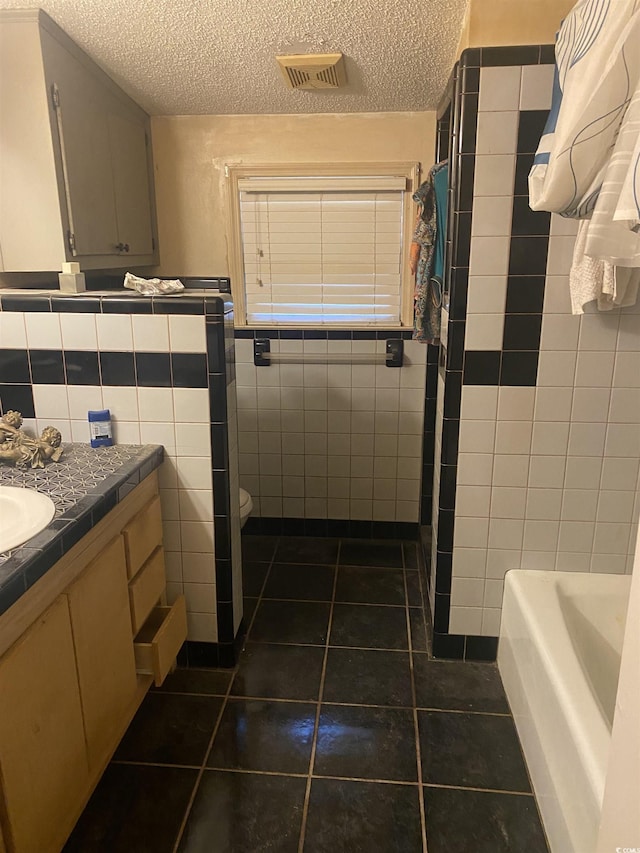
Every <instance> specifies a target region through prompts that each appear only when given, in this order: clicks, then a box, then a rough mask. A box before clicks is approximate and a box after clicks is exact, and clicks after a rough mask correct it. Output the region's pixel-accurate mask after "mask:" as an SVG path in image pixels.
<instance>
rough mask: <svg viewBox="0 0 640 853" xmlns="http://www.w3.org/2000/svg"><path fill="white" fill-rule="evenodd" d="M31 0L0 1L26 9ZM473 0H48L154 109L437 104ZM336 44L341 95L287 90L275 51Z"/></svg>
mask: <svg viewBox="0 0 640 853" xmlns="http://www.w3.org/2000/svg"><path fill="white" fill-rule="evenodd" d="M28 5H29V3H28V0H27V1H26V0H0V8H24V7H26V6H28ZM466 5H467V0H136V2H133V3H132V2H131V0H40V6H41V8H43V9H44V10H45V11H46V12H47V13H48V14H49V15H50V16H51V17H52V18H53V19H54V20H55V21H56V22H57V23H58V24H59V25H60V26H61V27H62V28H63V29H64V30H65V31H66V32H67V33H68V34H69V35H70V36H71V37H72V38H73V39H74V41H76V42H77V43H78V44H79V45H80V46H81V47H82V48H84V50H86V52H87V53H88V54H89V55H90V56H91V57H93V59H95V60H96V61H97V62H98V63H99V64H100V65H101V66H102V67H103V68H104V69H105V70H106V71H107V73H108V74H110V76H111V77H113V79H114V80H115V81H116V82H117V83H119V84H120V85H121V86H122V88H123V89H125V91H127V92H128V93H129V94H130V95H131V96H132V97H133V98H134V100H136V101H137V102H138V103H139V104H140V105H141V106H143V107H144V108H145V109H146V110H147V111H148V112H150V113H151V114H152V115H195V114H201V115H209V114H234V113H319V112H331V113H346V112H380V111H394V110H402V111H404V110H431V109H434V108H435V107H436V105H437V103H438V100H439V98H440V95H441V94H442V91H443V89H444V85H445V83H446V80H447V77H448V75H449V72H450V70H451V67H452V65H453V62H454V59H455V50H456V46H457V43H458V38H459V35H460V31H461V27H462V19H463V16H464V12H465V8H466ZM334 51H335V52H337V51H340V52H342V53H343V54H344V55H345V58H346V70H347V79H348V85H347V86H346V88H344V89H343V90H340V92H339V93H338V92H335V91H334V92H331V91H320V92H304V91H293V90H290V89H287V88H286V87H285V85H284V83H283V82H282V79H281V76H280V72H279V70H278V68H277V65H276V61H275V59H274V57H275V55H276V54H279V53H312V52H334Z"/></svg>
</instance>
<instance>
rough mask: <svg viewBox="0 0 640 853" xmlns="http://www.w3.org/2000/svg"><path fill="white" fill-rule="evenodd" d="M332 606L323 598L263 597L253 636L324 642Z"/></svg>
mask: <svg viewBox="0 0 640 853" xmlns="http://www.w3.org/2000/svg"><path fill="white" fill-rule="evenodd" d="M330 610H331V605H330V604H323V603H320V602H318V603H316V602H307V601H267V600H263V601H262V602H261V603H260V604H259V605H258V609H257V611H256V615H255V619H254V621H253V626H252V628H251V630H250V632H249V639H250V640H259V641H262V642H272V643H303V644H305V643H308V644H310V645H316V646H317V645H324V644H325V643H326V640H327V629H328V626H329V613H330Z"/></svg>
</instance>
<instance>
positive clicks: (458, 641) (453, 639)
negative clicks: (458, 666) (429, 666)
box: [432, 631, 465, 660]
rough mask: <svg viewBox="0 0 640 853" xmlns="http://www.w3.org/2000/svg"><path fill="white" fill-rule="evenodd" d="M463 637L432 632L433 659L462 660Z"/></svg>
mask: <svg viewBox="0 0 640 853" xmlns="http://www.w3.org/2000/svg"><path fill="white" fill-rule="evenodd" d="M464 640H465V638H464V636H462V635H459V634H442V633H439V632H437V631H434V632H433V640H432V649H433V656H434V658H445V659H449V660H464Z"/></svg>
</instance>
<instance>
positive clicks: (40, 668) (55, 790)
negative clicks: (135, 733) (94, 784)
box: [0, 595, 89, 853]
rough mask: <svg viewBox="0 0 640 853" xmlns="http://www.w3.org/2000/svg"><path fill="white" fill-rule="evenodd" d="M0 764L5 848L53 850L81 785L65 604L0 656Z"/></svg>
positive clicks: (83, 772)
mask: <svg viewBox="0 0 640 853" xmlns="http://www.w3.org/2000/svg"><path fill="white" fill-rule="evenodd" d="M0 701H1V702H2V713H1V714H0V768H1V771H2V797H3V801H4V811H5V813H6V815H7V816H8V824H9V826H8V827H7V829H8V830H9V831H8V833H6V832H5V837H6V838H7V842H8V846H9V849H10V850H16V851H33V853H36V851H40V853H44V851H53V850H59V849H60V848H61V847H62V845H63V843H64V841H65V839H66V835H67V833H68V831H69V829H70V826H69V821H70V817H71V816H72V815H73V814H74V812H75V808H76V804H77V803H78V802H79V801H80V800H81V799H82V797H83V794H84V791H85V790H86V788H87V785H88V784H89V765H88V760H87V751H86V746H85V740H84V728H83V720H82V705H81V700H80V689H79V686H78V677H77V674H76V666H75V654H74V642H73V634H72V630H71V619H70V616H69V603H68V599H67V597H66V596H64V595H61V596H59V597H58V598H57V600H56V601H55V602H54V603H53V604H52V605H51V607H49V608H48V609H47V611H46V612H45V613H44V614H43V615H42V616H41V617H40V618H39V619H38V620H37V622H36V623H35V624H34V625H32V626H31V628H29V630H28V631H27V632H26V633H25V634H24V635H23V636H22V637H21V638H20V640H19V641H18V642H17V643H16V644H15V645H14V646H13V647H12V648H11V649H10V651H9V652H7V654H6V655H4V656H3V657H2V659H1V660H0Z"/></svg>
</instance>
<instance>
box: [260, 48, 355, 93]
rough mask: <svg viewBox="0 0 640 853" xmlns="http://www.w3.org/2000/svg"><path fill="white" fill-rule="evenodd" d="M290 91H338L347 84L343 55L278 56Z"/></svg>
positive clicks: (308, 54) (300, 54)
mask: <svg viewBox="0 0 640 853" xmlns="http://www.w3.org/2000/svg"><path fill="white" fill-rule="evenodd" d="M276 59H277V60H278V65H279V66H280V70H281V71H282V76H283V77H284V79H285V82H286V84H287V86H288V87H289V88H290V89H338V88H339V87H340V86H344V84H345V83H346V82H347V80H346V76H345V73H344V61H343V59H342V54H341V53H299V54H295V55H292V56H276Z"/></svg>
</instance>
